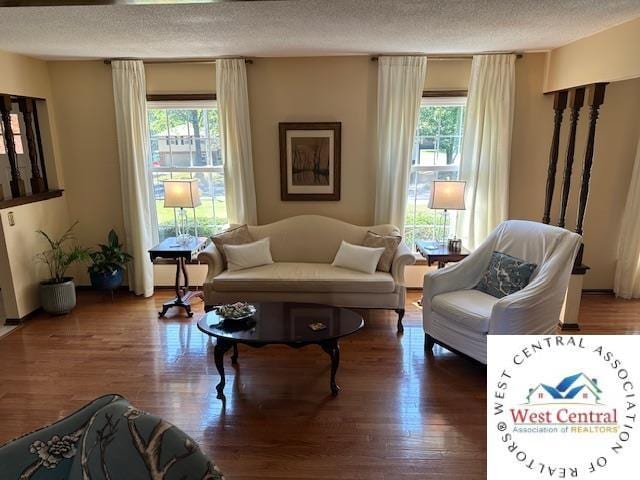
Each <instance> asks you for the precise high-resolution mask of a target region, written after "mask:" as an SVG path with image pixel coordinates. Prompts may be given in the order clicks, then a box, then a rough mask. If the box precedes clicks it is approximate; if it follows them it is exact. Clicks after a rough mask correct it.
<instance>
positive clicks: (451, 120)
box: [404, 97, 467, 246]
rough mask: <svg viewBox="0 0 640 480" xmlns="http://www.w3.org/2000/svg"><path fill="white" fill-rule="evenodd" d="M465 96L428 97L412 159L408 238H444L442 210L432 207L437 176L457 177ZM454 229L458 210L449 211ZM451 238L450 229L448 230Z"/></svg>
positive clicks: (451, 229)
mask: <svg viewBox="0 0 640 480" xmlns="http://www.w3.org/2000/svg"><path fill="white" fill-rule="evenodd" d="M466 100H467V99H466V98H465V97H446V98H445V97H442V98H424V99H423V101H422V105H421V107H420V118H419V120H418V128H417V132H416V140H415V145H414V148H413V157H412V159H411V174H410V176H409V189H408V193H407V195H408V198H407V213H406V219H405V229H404V239H405V241H406V242H407V245H413V246H415V242H416V240H442V238H441V237H442V228H443V218H442V215H441V212H439V211H434V210H431V209H429V208H428V205H429V199H430V197H431V183H432V182H433V181H434V180H457V179H458V170H459V168H460V150H461V146H462V131H463V124H464V112H465V105H466ZM448 215H449V225H448V230H449V231H450V232H452V231H454V230H455V221H456V214H455V212H449V213H448ZM445 238H448V232H445Z"/></svg>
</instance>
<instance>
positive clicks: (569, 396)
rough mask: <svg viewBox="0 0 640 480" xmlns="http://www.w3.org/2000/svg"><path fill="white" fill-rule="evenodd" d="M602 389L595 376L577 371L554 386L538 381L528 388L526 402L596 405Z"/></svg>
mask: <svg viewBox="0 0 640 480" xmlns="http://www.w3.org/2000/svg"><path fill="white" fill-rule="evenodd" d="M601 393H602V390H600V388H599V387H598V381H597V380H596V379H595V378H591V377H588V376H587V375H585V374H584V373H577V374H575V375H570V376H568V377H565V378H563V379H562V380H561V381H560V383H558V384H557V385H556V386H555V387H552V386H550V385H547V384H544V383H540V384H538V386H537V387H535V388H530V389H529V395H527V403H528V404H530V405H543V404H548V403H583V404H587V405H597V404H599V403H600V394H601Z"/></svg>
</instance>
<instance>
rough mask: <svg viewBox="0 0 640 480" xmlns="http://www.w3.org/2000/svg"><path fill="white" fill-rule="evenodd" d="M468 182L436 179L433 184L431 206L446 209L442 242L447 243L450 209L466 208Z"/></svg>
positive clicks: (434, 208)
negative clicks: (466, 186) (465, 194)
mask: <svg viewBox="0 0 640 480" xmlns="http://www.w3.org/2000/svg"><path fill="white" fill-rule="evenodd" d="M466 183H467V182H463V181H458V180H434V181H433V184H432V185H431V199H430V200H429V208H431V209H433V210H444V225H443V228H442V244H443V246H444V245H446V240H447V239H446V238H445V237H446V236H447V217H448V210H464V209H465V207H464V187H465V185H466Z"/></svg>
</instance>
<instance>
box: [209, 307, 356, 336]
mask: <svg viewBox="0 0 640 480" xmlns="http://www.w3.org/2000/svg"><path fill="white" fill-rule="evenodd" d="M255 307H256V313H255V314H254V315H253V317H252V318H250V319H248V320H224V319H223V318H222V317H220V316H219V315H218V314H217V313H216V311H215V310H212V311H210V312H208V313H207V314H206V315H205V316H204V317H202V318H201V319H200V320H199V321H198V329H200V330H201V331H202V332H204V333H206V334H207V335H211V336H213V337H216V338H223V339H225V340H231V341H235V342H238V343H247V344H250V343H256V344H277V343H280V344H286V345H291V344H298V345H299V344H313V343H320V342H323V341H325V340H330V339H336V338H340V337H344V336H347V335H351V334H352V333H355V332H356V331H358V330H360V329H361V328H362V327H363V326H364V321H363V320H362V316H360V315H359V314H357V313H356V312H354V311H353V310H349V309H347V308H340V307H333V306H329V305H318V304H307V303H279V302H274V303H256V304H255ZM312 323H323V324H324V325H326V327H327V328H325V329H323V330H316V331H314V330H312V329H311V328H309V325H310V324H312Z"/></svg>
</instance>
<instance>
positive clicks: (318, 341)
mask: <svg viewBox="0 0 640 480" xmlns="http://www.w3.org/2000/svg"><path fill="white" fill-rule="evenodd" d="M254 305H255V307H256V310H257V311H256V313H255V315H254V316H253V317H252V318H250V319H247V320H224V319H223V318H222V317H220V316H219V315H218V314H217V313H216V312H215V310H213V311H210V312H208V313H207V314H206V315H205V316H204V317H202V318H201V319H200V320H199V321H198V329H200V330H201V331H202V332H204V333H206V334H207V335H210V336H212V337H215V338H216V346H215V349H214V351H213V354H214V358H215V362H216V368H217V369H218V373H220V383H218V385H217V386H216V390H217V391H218V398H224V393H223V390H224V386H225V378H224V354H225V353H226V352H227V351H228V350H229V349H230V348H231V347H233V355H232V356H231V362H232V363H233V364H236V363H237V361H238V344H239V343H242V344H245V345H249V346H250V347H254V348H259V347H264V346H265V345H277V344H281V345H288V346H290V347H293V348H300V347H304V346H306V345H319V346H320V347H321V348H322V349H323V350H324V351H325V352H326V353H327V354H328V355H329V357H331V382H330V386H331V393H332V394H333V395H337V394H338V390H340V387H338V385H336V372H337V371H338V365H339V363H340V347H339V345H338V339H340V338H341V337H345V336H347V335H351V334H352V333H355V332H357V331H358V330H360V329H361V328H362V327H363V326H364V320H363V319H362V317H361V316H360V315H359V314H357V313H356V312H354V311H352V310H348V309H346V308H340V307H332V306H329V305H317V304H308V303H255V304H254ZM314 323H322V324H324V325H325V326H326V328H325V329H323V330H317V331H314V330H312V329H311V328H310V327H309V325H310V324H314Z"/></svg>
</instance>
